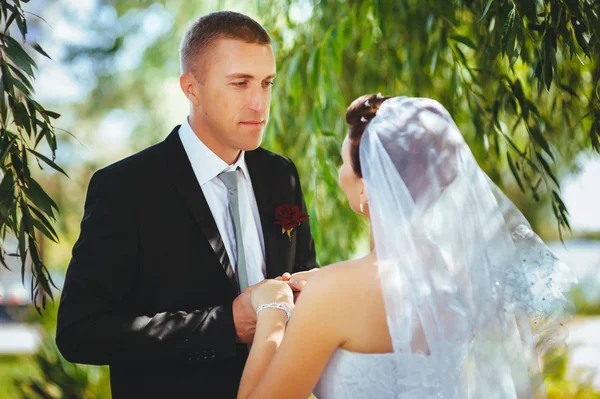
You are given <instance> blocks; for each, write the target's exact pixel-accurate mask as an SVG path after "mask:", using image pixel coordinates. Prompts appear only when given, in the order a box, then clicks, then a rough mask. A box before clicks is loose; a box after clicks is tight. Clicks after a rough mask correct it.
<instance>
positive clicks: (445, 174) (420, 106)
mask: <svg viewBox="0 0 600 399" xmlns="http://www.w3.org/2000/svg"><path fill="white" fill-rule="evenodd" d="M365 103H366V104H367V105H365ZM346 121H347V122H348V124H349V125H350V129H349V133H348V134H349V137H350V140H351V147H350V154H351V160H352V164H353V167H354V171H355V172H356V174H357V175H358V176H359V177H363V175H362V172H363V170H362V169H361V165H360V155H359V154H360V148H359V146H360V141H361V139H362V140H365V139H367V137H364V138H363V136H364V135H375V136H377V137H378V141H379V142H380V143H381V145H382V146H383V148H384V149H385V152H386V153H387V155H388V156H389V159H390V160H391V162H392V163H393V165H394V167H395V169H396V171H397V172H398V173H399V175H400V177H401V178H402V180H403V182H404V184H405V185H406V187H407V188H408V190H409V192H410V194H411V196H412V197H413V200H414V201H415V202H424V203H430V202H431V201H434V200H436V199H437V198H438V197H439V195H440V194H441V193H442V192H443V191H444V190H445V189H446V188H447V187H448V186H449V185H450V184H451V183H452V182H453V181H454V179H455V178H456V176H457V170H456V169H457V167H458V157H459V156H460V155H459V154H460V152H461V151H462V150H465V149H466V144H465V142H464V140H463V138H462V135H461V134H460V131H459V130H458V128H457V127H456V125H455V123H454V121H453V120H452V117H451V116H450V114H449V113H448V111H447V110H446V109H445V108H444V107H443V106H442V105H441V104H440V103H438V102H437V101H435V100H432V99H428V98H409V97H394V98H391V99H390V97H382V96H362V97H360V98H358V99H356V100H355V101H354V102H353V103H352V104H351V105H350V107H349V108H348V112H347V114H346ZM363 145H365V144H364V143H363ZM363 162H364V160H363ZM370 166H372V165H370Z"/></svg>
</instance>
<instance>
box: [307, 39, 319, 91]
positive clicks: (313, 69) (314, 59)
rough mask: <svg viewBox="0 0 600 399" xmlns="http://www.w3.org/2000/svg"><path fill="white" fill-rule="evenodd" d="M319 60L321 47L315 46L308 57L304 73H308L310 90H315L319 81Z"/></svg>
mask: <svg viewBox="0 0 600 399" xmlns="http://www.w3.org/2000/svg"><path fill="white" fill-rule="evenodd" d="M320 60H321V49H320V47H318V46H317V47H315V49H314V50H313V51H312V53H311V55H310V58H309V59H308V65H307V68H306V73H307V75H308V81H309V84H310V87H311V90H314V91H317V89H318V86H317V85H318V82H319V72H320V71H319V67H320Z"/></svg>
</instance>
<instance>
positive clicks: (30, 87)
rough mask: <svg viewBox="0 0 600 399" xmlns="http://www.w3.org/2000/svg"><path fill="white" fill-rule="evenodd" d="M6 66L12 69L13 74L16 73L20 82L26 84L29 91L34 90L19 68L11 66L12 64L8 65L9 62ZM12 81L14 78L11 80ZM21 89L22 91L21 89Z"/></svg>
mask: <svg viewBox="0 0 600 399" xmlns="http://www.w3.org/2000/svg"><path fill="white" fill-rule="evenodd" d="M8 66H9V67H10V69H12V71H13V72H14V73H15V74H17V77H18V78H19V79H20V80H21V82H22V83H23V84H24V85H25V86H27V88H28V89H29V90H30V91H32V92H33V91H34V90H33V86H32V85H31V82H30V81H29V79H28V78H27V76H25V74H24V73H23V72H21V70H19V68H17V67H15V66H13V65H10V64H9V65H8ZM13 81H14V80H13ZM21 91H23V90H21Z"/></svg>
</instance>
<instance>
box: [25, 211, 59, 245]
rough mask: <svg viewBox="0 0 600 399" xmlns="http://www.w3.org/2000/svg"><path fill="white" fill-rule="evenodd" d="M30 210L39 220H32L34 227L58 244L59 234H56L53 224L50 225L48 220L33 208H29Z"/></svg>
mask: <svg viewBox="0 0 600 399" xmlns="http://www.w3.org/2000/svg"><path fill="white" fill-rule="evenodd" d="M29 210H30V211H31V212H33V213H34V215H35V216H36V217H37V219H32V221H33V225H34V226H35V227H36V228H37V229H38V230H39V231H40V232H42V234H44V235H45V236H46V237H48V238H49V239H51V240H52V241H54V242H55V243H57V244H58V241H59V240H58V234H56V230H54V227H52V223H50V221H49V220H48V218H46V216H45V215H44V214H43V213H42V212H40V211H38V210H37V209H35V208H34V207H32V206H29Z"/></svg>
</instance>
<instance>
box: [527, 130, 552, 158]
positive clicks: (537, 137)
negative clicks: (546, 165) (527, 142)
mask: <svg viewBox="0 0 600 399" xmlns="http://www.w3.org/2000/svg"><path fill="white" fill-rule="evenodd" d="M527 130H528V131H529V135H530V137H531V138H532V139H533V141H534V142H535V143H536V144H538V145H539V146H540V147H542V149H543V150H544V151H546V154H548V155H549V156H550V158H552V160H554V154H552V150H550V145H548V142H547V141H546V139H545V138H544V135H542V132H541V131H540V128H539V127H538V126H537V125H534V126H527Z"/></svg>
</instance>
